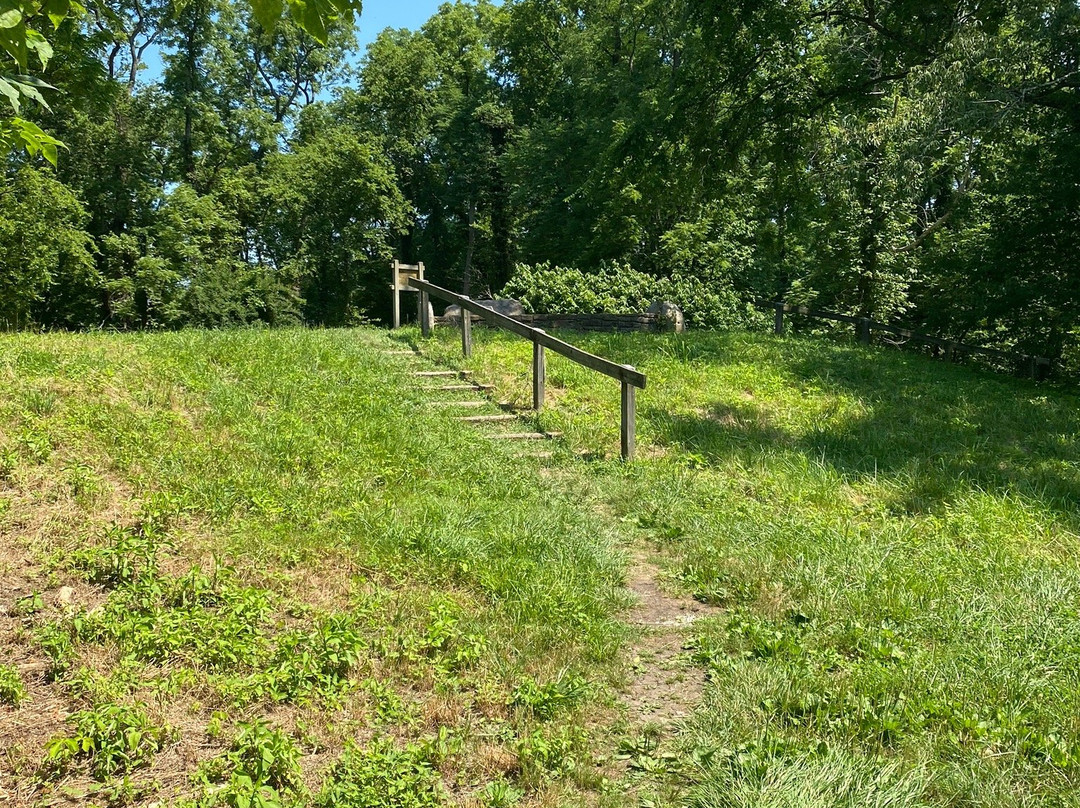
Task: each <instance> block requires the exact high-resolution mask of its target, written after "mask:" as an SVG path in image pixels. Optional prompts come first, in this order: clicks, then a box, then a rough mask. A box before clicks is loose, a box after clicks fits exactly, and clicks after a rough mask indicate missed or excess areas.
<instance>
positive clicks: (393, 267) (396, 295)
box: [390, 259, 401, 328]
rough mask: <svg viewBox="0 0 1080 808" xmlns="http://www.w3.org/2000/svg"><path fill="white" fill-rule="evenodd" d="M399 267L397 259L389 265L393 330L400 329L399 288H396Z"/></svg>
mask: <svg viewBox="0 0 1080 808" xmlns="http://www.w3.org/2000/svg"><path fill="white" fill-rule="evenodd" d="M399 266H401V264H400V263H398V261H397V259H394V263H393V264H391V265H390V268H391V270H392V271H393V273H394V278H393V282H392V283H391V284H390V288H391V289H393V290H394V328H401V287H400V286H398V267H399Z"/></svg>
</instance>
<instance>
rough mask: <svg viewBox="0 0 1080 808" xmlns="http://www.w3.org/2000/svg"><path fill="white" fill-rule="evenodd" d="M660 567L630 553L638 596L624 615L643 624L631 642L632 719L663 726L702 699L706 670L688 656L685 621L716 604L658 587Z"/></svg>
mask: <svg viewBox="0 0 1080 808" xmlns="http://www.w3.org/2000/svg"><path fill="white" fill-rule="evenodd" d="M661 576H662V571H661V569H660V568H659V567H658V566H657V565H656V563H655V561H653V560H652V558H651V557H650V555H649V554H647V553H646V552H644V551H642V550H636V551H634V553H633V555H632V556H631V563H630V569H629V578H628V581H627V587H628V588H629V589H630V591H631V592H632V593H633V594H634V595H635V597H636V598H637V603H636V604H635V605H634V607H633V608H632V609H631V610H630V613H629V615H628V620H629V622H630V623H631V624H633V625H635V626H639V627H640V628H641V629H642V635H641V637H640V639H639V641H638V642H637V644H636V645H635V646H634V652H633V657H632V658H633V670H632V674H631V676H632V678H631V681H630V685H629V688H628V690H627V693H626V703H627V706H628V707H629V710H630V714H629V717H630V720H631V723H632V724H635V725H638V726H644V725H649V724H651V725H654V726H656V725H659V727H658V728H660V729H663V730H666V729H667V728H669V727H670V726H671V725H672V724H674V723H675V722H677V721H679V720H680V719H682V718H685V717H686V716H687V715H689V714H690V712H691V711H692V710H693V709H694V708H695V707H696V706H697V705H698V704H700V703H701V697H702V693H703V691H704V688H705V672H704V671H703V670H702V669H701V668H698V667H696V666H694V665H692V664H690V662H689V660H688V659H687V655H686V651H685V650H684V646H685V645H686V643H687V641H688V639H689V637H690V634H689V631H688V629H689V627H690V626H691V625H692V624H693V623H694V622H695V621H696V620H699V619H701V618H702V617H708V616H710V615H713V614H716V613H717V612H718V610H717V609H715V608H713V607H710V606H706V605H705V604H703V603H699V602H698V601H696V600H694V599H693V598H689V597H685V596H677V595H671V594H669V593H667V592H665V591H664V590H663V589H662V588H661V587H660V583H659V581H660V578H661Z"/></svg>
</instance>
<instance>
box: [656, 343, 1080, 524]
mask: <svg viewBox="0 0 1080 808" xmlns="http://www.w3.org/2000/svg"><path fill="white" fill-rule="evenodd" d="M770 359H771V361H772V363H773V364H772V365H771V368H770V369H771V370H772V371H779V372H780V373H781V374H782V375H783V376H784V377H785V379H786V380H787V381H788V382H790V384H791V385H792V386H793V387H795V388H798V389H803V390H812V391H814V392H815V393H817V394H823V395H826V396H828V395H834V396H837V397H842V398H843V399H844V400H845V401H849V402H850V401H852V400H853V401H854V402H856V406H854V407H853V408H851V409H854V410H856V411H857V414H855V415H851V413H850V411H849V412H848V413H847V414H846V415H845V417H828V416H826V417H822V418H821V419H820V420H818V421H816V422H814V423H812V424H809V425H807V424H805V423H804V424H791V423H785V422H784V420H783V419H782V418H780V417H778V416H777V414H776V412H775V409H774V408H771V407H770V405H769V402H768V401H757V400H754V399H753V398H752V397H751V398H745V399H743V398H736V399H731V398H728V399H725V400H714V401H709V402H706V403H705V405H704V407H702V408H700V409H699V410H698V411H697V412H696V413H689V414H687V413H683V414H678V413H672V412H670V411H667V410H665V409H663V408H661V407H656V406H652V407H648V408H645V409H643V411H642V413H641V417H642V419H643V420H644V421H646V422H647V423H648V424H649V425H650V427H651V428H652V429H653V431H654V433H655V435H656V440H657V441H658V442H659V443H661V444H663V445H669V446H674V447H679V448H681V449H683V450H684V451H686V452H689V453H691V454H693V455H695V456H696V457H697V458H699V459H700V460H701V461H702V462H706V463H716V462H720V461H723V460H727V459H730V458H735V457H741V458H743V459H750V458H752V457H754V456H756V455H760V453H761V452H762V451H763V450H766V449H770V450H776V449H780V450H786V451H791V452H796V453H798V454H801V455H804V456H805V457H807V458H808V459H811V460H813V461H815V462H822V463H825V464H826V465H828V466H829V467H831V468H833V469H835V470H836V471H837V472H838V473H839V474H840V475H841V476H842V477H843V478H844V479H845V480H847V481H851V482H858V481H863V480H867V479H879V480H880V479H882V478H885V479H887V480H889V481H891V482H893V483H894V484H895V486H896V487H897V488H898V489H899V490H900V491H902V492H903V493H902V495H901V497H900V499H899V500H898V501H897V502H896V503H893V505H892V507H893V508H894V509H897V510H901V511H906V512H909V513H925V512H934V511H936V510H937V509H938V508H940V507H941V506H942V505H946V504H948V503H949V502H951V501H953V500H954V499H955V498H957V497H958V496H960V495H961V494H962V493H964V492H967V491H971V490H973V489H981V490H984V491H987V492H989V493H993V494H996V495H1015V496H1019V497H1022V498H1025V499H1028V500H1031V501H1033V502H1035V503H1037V504H1039V505H1041V506H1042V507H1044V508H1046V509H1048V510H1051V511H1053V512H1055V513H1056V514H1059V515H1060V516H1061V517H1063V518H1064V520H1065V521H1067V522H1068V524H1069V526H1070V528H1071V529H1073V530H1076V529H1080V398H1078V397H1077V396H1076V395H1074V394H1072V393H1068V392H1063V391H1061V390H1060V389H1048V388H1044V387H1040V386H1038V385H1036V384H1034V383H1032V382H1027V381H1022V380H1017V379H1012V378H1009V377H1006V376H999V375H995V374H992V373H988V372H979V371H974V370H972V369H970V368H964V367H958V366H953V365H948V364H945V363H932V362H928V361H927V360H926V359H924V358H921V357H917V356H905V355H896V354H890V355H883V354H881V353H880V352H872V351H867V350H860V349H851V348H843V347H840V346H835V345H828V344H823V345H814V344H811V343H797V344H792V343H790V342H777V343H775V349H774V351H772V353H771V357H770ZM713 361H715V363H716V364H717V366H720V365H722V364H724V363H725V362H726V361H730V355H729V356H728V357H727V358H725V357H724V356H723V355H722V354H721V355H718V356H716V357H715V358H714V360H713Z"/></svg>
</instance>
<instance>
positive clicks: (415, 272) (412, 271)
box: [390, 260, 427, 337]
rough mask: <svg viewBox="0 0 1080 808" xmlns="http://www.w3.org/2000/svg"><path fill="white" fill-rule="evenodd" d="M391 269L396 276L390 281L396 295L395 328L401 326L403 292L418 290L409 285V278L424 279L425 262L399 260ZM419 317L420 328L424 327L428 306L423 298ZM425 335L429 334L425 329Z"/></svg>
mask: <svg viewBox="0 0 1080 808" xmlns="http://www.w3.org/2000/svg"><path fill="white" fill-rule="evenodd" d="M390 271H391V272H393V273H394V277H393V279H392V281H391V283H390V290H391V292H393V295H394V328H401V292H402V291H403V290H404V291H406V292H415V291H416V290H415V289H413V288H412V287H411V286H409V278H419V279H420V280H424V262H423V261H421V262H420V263H419V264H403V263H401V262H400V261H398V260H395V261H394V263H392V264H391V265H390ZM417 309H418V311H417V315H418V316H417V319H418V320H419V322H420V328H421V329H423V328H424V323H425V322H426V319H427V318H426V316H425V314H426V312H427V307H426V305H423V300H421V303H420V304H418V305H417ZM424 336H425V337H426V336H427V332H426V331H425V333H424Z"/></svg>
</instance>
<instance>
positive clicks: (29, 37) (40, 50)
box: [26, 28, 53, 67]
mask: <svg viewBox="0 0 1080 808" xmlns="http://www.w3.org/2000/svg"><path fill="white" fill-rule="evenodd" d="M26 46H27V47H28V48H29V49H30V50H32V51H34V53H36V54H37V57H38V59H39V60H40V61H41V66H42V67H47V66H48V64H49V60H50V59H51V58H52V55H53V49H52V45H50V44H49V43H48V40H46V39H45V37H43V36H42V35H41V34H39V33H38V32H37V31H34V30H32V29H29V28H28V29H27V30H26Z"/></svg>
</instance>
